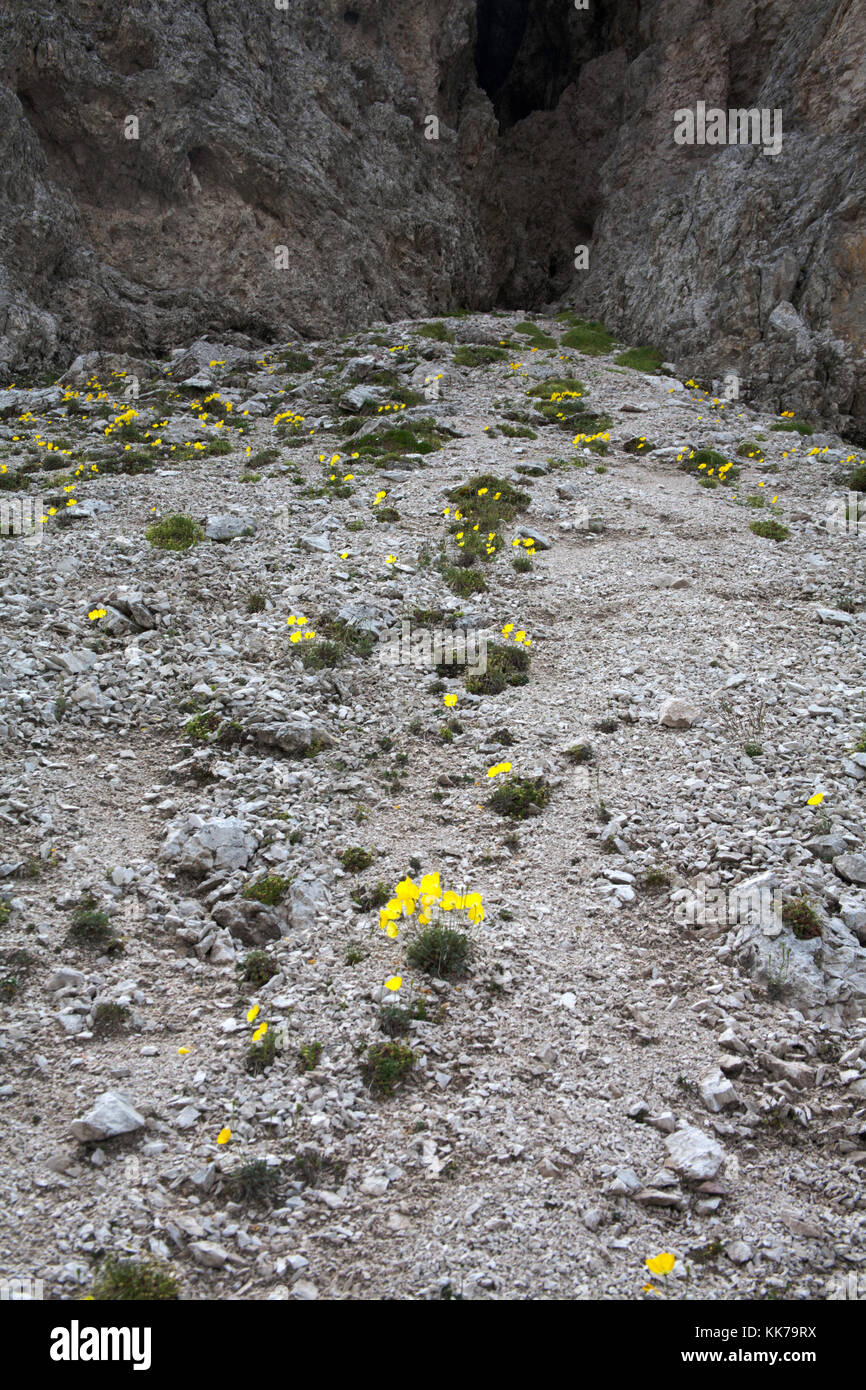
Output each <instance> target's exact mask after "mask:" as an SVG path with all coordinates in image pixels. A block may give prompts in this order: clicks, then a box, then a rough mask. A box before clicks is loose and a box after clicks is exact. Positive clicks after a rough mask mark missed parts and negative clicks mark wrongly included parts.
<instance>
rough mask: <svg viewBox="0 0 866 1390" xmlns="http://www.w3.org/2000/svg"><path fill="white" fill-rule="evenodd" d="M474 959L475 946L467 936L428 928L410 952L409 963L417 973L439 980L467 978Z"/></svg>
mask: <svg viewBox="0 0 866 1390" xmlns="http://www.w3.org/2000/svg"><path fill="white" fill-rule="evenodd" d="M471 955H472V944H471V942H470V940H469V937H468V936H467V935H466V933H465V932H462V931H455V929H454V928H453V927H442V926H430V927H424V928H423V929H422V930H421V931H420V932H418V934H417V935H416V936H414V937H413V938H412V940H411V941H410V943H409V947H408V950H407V951H406V959H407V960H408V962H409V964H410V965H411V966H412V967H413V968H414V969H415V970H423V971H424V972H425V974H427V975H434V976H435V977H436V978H437V979H445V978H446V977H447V976H450V975H465V974H466V972H467V970H468V969H469V961H470V957H471Z"/></svg>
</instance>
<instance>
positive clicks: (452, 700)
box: [443, 695, 457, 709]
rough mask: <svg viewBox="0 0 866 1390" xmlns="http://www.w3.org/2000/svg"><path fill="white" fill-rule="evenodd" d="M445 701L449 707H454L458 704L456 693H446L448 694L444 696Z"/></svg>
mask: <svg viewBox="0 0 866 1390" xmlns="http://www.w3.org/2000/svg"><path fill="white" fill-rule="evenodd" d="M443 703H444V704H445V705H446V706H447V708H448V709H453V708H454V706H455V705H456V704H457V696H456V695H446V696H445V697H444V701H443Z"/></svg>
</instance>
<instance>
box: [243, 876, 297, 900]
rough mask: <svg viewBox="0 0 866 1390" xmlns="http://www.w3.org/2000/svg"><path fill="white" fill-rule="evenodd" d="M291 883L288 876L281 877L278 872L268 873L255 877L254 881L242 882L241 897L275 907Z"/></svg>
mask: <svg viewBox="0 0 866 1390" xmlns="http://www.w3.org/2000/svg"><path fill="white" fill-rule="evenodd" d="M291 883H292V880H291V879H290V878H283V877H282V875H280V874H268V875H267V877H266V878H260V879H257V880H256V882H255V883H246V884H244V887H243V889H242V891H241V897H242V898H248V899H252V900H253V902H257V903H264V904H265V905H266V906H267V907H276V905H277V904H278V903H281V902H282V900H283V898H284V897H285V896H286V893H287V892H288V891H289V888H290V887H291Z"/></svg>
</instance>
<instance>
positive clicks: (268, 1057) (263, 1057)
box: [247, 1030, 277, 1076]
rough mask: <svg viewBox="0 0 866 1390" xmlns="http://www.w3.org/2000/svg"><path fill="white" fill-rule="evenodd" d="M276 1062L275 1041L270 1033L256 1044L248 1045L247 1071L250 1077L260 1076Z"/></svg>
mask: <svg viewBox="0 0 866 1390" xmlns="http://www.w3.org/2000/svg"><path fill="white" fill-rule="evenodd" d="M276 1060H277V1040H276V1037H275V1036H274V1033H273V1032H272V1031H270V1030H269V1031H268V1032H267V1033H265V1036H264V1037H263V1038H262V1039H261V1040H260V1041H259V1042H257V1043H250V1046H249V1048H248V1049H247V1071H248V1072H249V1073H250V1075H251V1076H261V1074H262V1072H264V1071H267V1069H268V1067H272V1066H273V1064H274V1062H275V1061H276Z"/></svg>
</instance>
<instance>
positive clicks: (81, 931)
mask: <svg viewBox="0 0 866 1390" xmlns="http://www.w3.org/2000/svg"><path fill="white" fill-rule="evenodd" d="M69 938H70V940H72V941H74V942H75V944H76V945H78V946H84V947H87V948H89V949H94V950H95V949H102V950H109V949H111V948H115V949H116V948H117V947H118V946H119V945H120V943H119V942H118V941H117V940H116V938H115V936H114V932H113V931H112V929H111V918H110V917H109V915H108V913H107V912H103V911H102V910H101V909H100V908H98V907H97V906H96V899H95V898H92V897H86V898H82V900H81V902H80V903H79V905H78V907H77V908H76V909H75V911H74V912H73V914H72V925H71V927H70V928H69Z"/></svg>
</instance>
